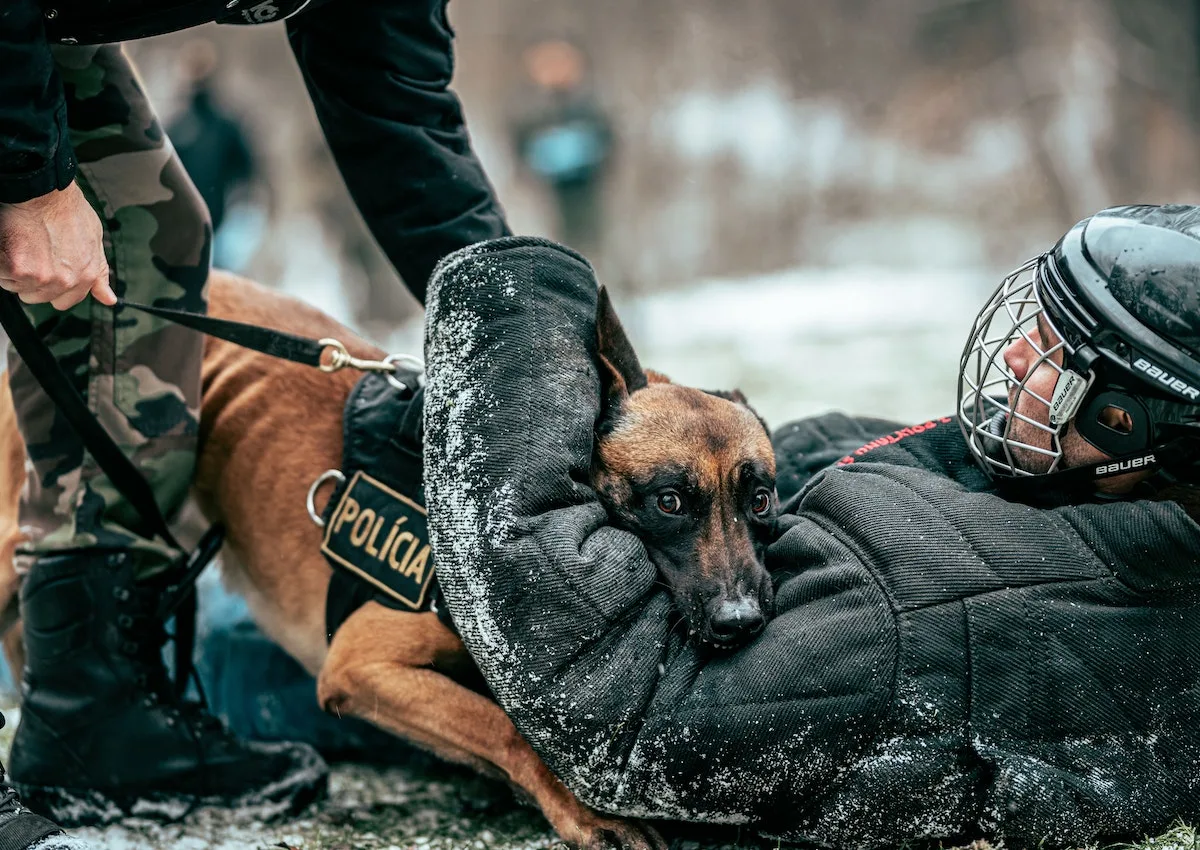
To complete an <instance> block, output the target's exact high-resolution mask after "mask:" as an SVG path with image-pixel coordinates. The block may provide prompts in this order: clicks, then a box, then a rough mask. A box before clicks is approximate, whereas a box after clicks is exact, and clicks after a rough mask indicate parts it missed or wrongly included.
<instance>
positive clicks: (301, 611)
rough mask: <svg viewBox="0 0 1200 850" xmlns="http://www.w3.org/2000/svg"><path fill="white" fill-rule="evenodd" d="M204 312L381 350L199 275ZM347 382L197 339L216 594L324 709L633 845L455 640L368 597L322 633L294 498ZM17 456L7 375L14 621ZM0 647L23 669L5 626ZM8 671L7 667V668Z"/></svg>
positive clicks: (585, 830) (2, 557) (649, 835)
mask: <svg viewBox="0 0 1200 850" xmlns="http://www.w3.org/2000/svg"><path fill="white" fill-rule="evenodd" d="M211 282H212V287H211V291H210V313H211V314H212V315H214V316H220V317H226V318H235V319H237V320H239V321H243V322H249V323H252V324H258V325H262V326H265V327H272V328H277V329H280V330H284V331H290V332H292V333H297V334H302V335H304V336H308V337H316V338H320V337H336V338H338V339H340V340H342V341H343V342H344V343H345V344H346V346H347V348H348V349H349V350H350V352H351V353H352V354H354V355H357V356H360V357H369V358H376V359H378V358H380V357H382V356H383V352H382V351H380V350H378V349H377V348H375V347H374V346H372V345H370V344H368V343H366V342H364V341H363V340H361V339H359V338H358V337H356V336H355V335H354V334H353V333H351V332H350V331H349V330H347V329H346V328H344V327H342V326H341V325H339V324H338V323H336V322H334V321H333V320H332V319H330V318H329V317H328V316H326V315H324V314H322V313H321V312H320V311H318V310H315V309H313V308H311V307H308V306H306V305H304V304H302V303H300V302H298V301H296V300H294V299H291V298H288V297H286V296H283V295H280V294H278V293H276V292H272V291H271V290H268V289H266V288H264V287H262V286H259V285H257V284H255V283H253V282H251V281H248V280H244V279H241V278H238V277H236V276H234V275H231V274H228V273H223V272H214V273H213V275H212V279H211ZM358 377H359V375H358V374H355V373H351V372H339V373H335V374H326V373H323V372H319V371H317V370H316V369H312V368H310V367H307V366H302V365H298V364H294V363H290V362H287V361H283V360H279V359H276V358H272V357H268V356H266V355H263V354H259V353H257V352H253V351H249V350H247V349H244V348H239V347H237V346H234V345H231V344H229V343H226V342H222V341H220V340H217V339H212V338H210V339H209V340H208V342H207V343H206V347H205V352H204V366H203V381H204V396H203V398H204V401H203V410H202V416H201V423H202V431H201V442H200V453H199V457H198V465H197V470H196V480H195V486H194V494H195V496H196V498H197V501H198V502H199V504H200V506H201V508H202V510H203V511H204V513H205V514H206V516H207V517H208V518H209V519H210V520H211V521H216V520H220V521H222V522H224V523H225V525H226V528H227V532H228V536H227V545H226V547H225V549H224V553H223V556H222V569H223V577H224V579H225V582H226V584H227V586H229V587H230V588H231V589H233V590H235V591H237V592H239V593H241V594H243V595H244V596H245V598H246V599H247V601H248V603H249V605H250V607H251V609H252V611H253V614H254V617H255V620H256V621H257V622H258V624H259V626H260V627H261V628H262V629H263V630H264V631H265V632H266V633H267V634H268V635H269V636H270V637H271V638H272V639H273V640H275V641H277V642H278V643H279V645H280V646H282V647H283V648H284V649H285V650H287V652H289V653H290V654H291V655H292V656H293V657H295V658H296V659H297V660H299V661H300V662H301V663H302V664H303V665H304V666H305V668H307V669H308V671H309V672H310V673H312V674H313V675H314V676H315V677H316V678H317V698H318V700H319V701H320V703H321V705H322V706H324V707H325V708H326V709H327V710H329V711H332V712H335V713H337V714H339V715H341V716H356V717H360V718H363V719H365V720H367V721H369V722H371V723H374V724H375V725H377V726H380V727H382V728H384V729H387V730H388V731H391V732H393V733H395V734H397V735H400V736H402V737H404V738H406V739H408V740H410V741H412V742H414V743H417V744H420V745H422V746H424V747H426V748H428V749H430V750H432V751H433V752H435V753H437V754H438V755H440V756H442V757H444V758H446V759H449V760H452V761H456V762H461V763H465V764H468V765H471V766H473V767H475V768H476V769H478V770H480V771H482V772H484V773H488V774H492V775H498V776H500V777H502V778H504V779H507V780H508V781H510V782H512V783H513V784H514V785H516V786H518V787H519V788H521V789H523V790H524V791H525V792H526V793H528V795H529V796H530V797H532V798H533V800H534V801H535V802H536V803H537V804H538V806H540V807H541V810H542V812H543V813H544V814H545V816H546V818H547V820H549V822H550V823H551V825H552V826H553V827H554V828H555V830H557V832H558V834H559V835H560V836H562V838H563V839H565V840H566V841H568V842H570V843H572V844H576V845H578V846H582V847H589V848H590V847H595V848H599V847H607V846H612V845H613V844H616V845H619V846H622V847H627V848H637V850H649V848H651V847H655V848H662V847H665V845H664V844H663V842H662V839H661V837H659V836H658V835H657V833H656V832H654V830H653V829H651V828H649V827H647V826H645V825H642V824H638V823H636V822H633V821H627V820H621V819H617V818H613V817H608V816H604V815H600V814H598V813H596V812H593V811H592V810H591V809H589V808H587V807H586V806H584V805H583V804H582V803H580V802H579V800H578V799H576V797H575V796H574V795H573V794H572V793H571V792H570V791H569V790H567V788H566V786H564V785H563V784H562V783H561V782H560V781H559V780H558V779H557V777H555V776H554V775H553V774H552V773H551V772H550V770H549V769H548V768H547V767H546V765H545V764H544V763H543V762H542V760H541V759H540V758H539V757H538V756H537V755H536V754H535V753H534V752H533V750H532V749H531V748H530V746H529V744H528V743H526V741H525V740H524V739H523V738H522V737H521V735H520V734H519V733H518V732H517V730H516V728H515V727H514V726H513V724H512V722H511V721H510V720H509V719H508V716H507V715H505V713H504V712H503V710H501V708H500V707H499V706H498V705H497V704H496V703H494V702H492V701H490V700H489V699H487V698H486V697H484V696H481V695H480V694H478V693H476V692H475V691H473V690H471V689H470V688H467V687H464V686H463V685H462V684H459V683H458V681H456V677H459V678H461V677H465V676H469V675H470V674H471V673H472V672H473V670H474V668H473V665H472V663H471V660H470V656H469V655H468V654H467V652H466V651H465V649H464V647H463V645H462V643H461V642H460V641H459V640H458V638H457V637H456V636H455V635H454V634H453V633H452V632H451V631H450V630H448V629H447V628H446V627H445V626H443V625H442V623H441V622H440V621H439V620H438V618H437V617H436V616H435V615H433V614H431V613H421V614H413V613H404V612H398V611H393V610H390V609H387V608H385V607H383V606H381V605H378V604H377V603H374V602H371V603H368V604H367V605H365V606H363V607H362V608H361V609H359V610H358V611H356V612H355V613H354V614H353V615H352V616H351V617H350V618H349V619H347V620H346V622H345V623H344V624H343V625H342V626H341V628H340V629H339V630H338V632H337V634H336V635H335V637H334V640H333V642H332V644H330V645H328V646H326V639H325V590H326V586H327V585H328V582H329V575H330V568H329V566H328V565H327V564H326V562H325V559H324V557H323V556H322V555H321V553H320V551H319V546H320V542H321V541H320V535H321V532H320V529H318V528H317V527H316V526H315V525H314V524H313V522H312V520H311V519H309V517H308V514H307V511H306V509H305V504H304V496H305V493H306V492H307V491H308V487H309V485H310V484H311V483H312V482H313V480H314V479H315V478H316V477H317V476H318V475H319V474H320V473H321V472H323V471H325V470H326V469H331V468H338V467H340V465H341V455H342V408H343V406H344V404H345V401H346V397H347V395H348V394H349V392H350V390H351V388H352V387H353V385H354V383H355V381H356V380H357V378H358ZM24 478H25V450H24V445H23V443H22V442H21V438H20V434H19V432H18V431H17V427H16V418H15V413H14V410H13V404H12V398H11V395H10V394H9V392H8V382H7V375H4V376H3V386H0V503H2V504H0V535H2V536H0V612H4V616H5V617H6V619H4V621H3V623H0V625H2V624H7V625H8V626H11V625H12V623H13V622H14V621H15V619H16V600H17V581H18V580H17V576H16V573H15V571H14V569H13V567H12V554H13V551H14V549H15V548H16V546H17V545H18V544H19V542H20V541H21V540H22V539H23V536H22V534H21V531H20V528H19V526H18V523H17V502H18V497H19V494H20V491H21V487H22V486H23V482H24ZM6 645H7V646H6V648H7V649H9V650H11V651H10V654H9V658H10V660H11V661H12V662H13V663H14V665H20V664H21V662H22V661H23V651H22V650H21V648H20V642H19V630H16V629H10V637H9V638H8V639H6ZM17 669H19V666H17Z"/></svg>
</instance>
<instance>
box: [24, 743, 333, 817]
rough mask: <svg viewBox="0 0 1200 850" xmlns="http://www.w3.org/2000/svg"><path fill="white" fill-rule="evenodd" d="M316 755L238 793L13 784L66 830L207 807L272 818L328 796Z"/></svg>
mask: <svg viewBox="0 0 1200 850" xmlns="http://www.w3.org/2000/svg"><path fill="white" fill-rule="evenodd" d="M313 756H314V759H313V761H312V762H311V763H308V764H302V765H299V766H298V767H297V769H295V770H293V771H292V772H291V773H289V774H288V775H287V776H286V777H284V778H282V779H280V780H278V781H276V782H273V783H271V784H270V785H267V786H264V787H262V788H257V789H255V790H253V791H248V792H246V793H244V794H242V795H240V796H237V797H227V796H221V795H219V794H210V795H197V794H184V793H172V792H163V791H146V792H136V791H124V790H121V789H117V790H113V791H100V790H97V789H94V788H63V787H55V786H45V785H28V784H25V783H21V782H16V781H13V783H12V784H13V787H14V788H16V790H17V793H18V794H20V796H21V802H22V803H23V804H24V805H25V807H26V808H29V809H32V810H33V811H35V812H37V813H38V814H41V815H43V816H44V817H48V818H50V819H51V820H53V821H55V822H56V823H57V824H58V825H59V826H61V827H63V828H66V829H70V828H72V827H77V826H105V825H107V824H111V823H115V822H116V821H119V820H124V819H125V818H140V819H144V820H151V821H156V822H159V823H170V822H172V821H178V820H181V819H183V818H185V817H187V816H188V815H190V814H191V813H192V812H194V811H196V810H197V809H203V808H218V809H231V810H234V811H236V813H237V815H238V817H239V818H242V817H244V818H248V819H254V820H263V821H272V820H276V819H279V818H284V817H289V816H292V815H296V814H299V813H300V812H301V811H303V810H304V809H306V808H308V806H309V805H311V804H312V803H314V802H316V801H317V800H321V799H324V798H325V796H326V794H327V793H328V790H329V769H328V768H327V767H326V766H325V763H324V762H323V761H321V760H320V758H319V757H317V756H316V753H315V752H314V753H313Z"/></svg>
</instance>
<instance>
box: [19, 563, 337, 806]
mask: <svg viewBox="0 0 1200 850" xmlns="http://www.w3.org/2000/svg"><path fill="white" fill-rule="evenodd" d="M163 590H164V587H163V582H162V581H157V582H156V581H154V580H151V581H143V582H135V581H134V564H133V558H132V557H131V556H130V555H129V554H128V553H126V552H96V551H87V552H77V553H71V554H65V555H56V556H51V557H43V558H40V559H39V560H38V561H37V563H36V564H35V565H34V567H33V569H31V570H30V572H29V575H28V576H27V577H26V579H25V581H24V584H23V586H22V588H21V612H22V616H23V617H24V621H25V651H26V659H27V660H26V666H25V676H24V681H23V683H22V691H23V697H22V706H21V723H20V726H18V728H17V733H16V736H15V737H14V739H13V747H12V755H11V758H10V764H9V767H10V771H11V775H12V779H13V783H14V785H15V786H16V787H17V789H18V790H19V791H20V792H21V795H22V796H23V797H24V799H25V803H26V804H27V805H28V806H30V807H32V808H33V809H35V810H37V811H40V812H43V813H45V814H47V815H49V816H51V817H54V818H55V819H56V820H58V821H59V822H60V823H64V824H68V825H82V824H97V823H107V822H109V821H112V820H116V819H118V818H121V817H123V816H125V815H130V814H133V815H137V816H140V817H149V818H154V819H158V820H169V819H175V818H178V817H181V816H183V815H184V814H186V813H187V812H189V811H191V810H192V809H193V808H196V807H198V806H204V805H216V806H229V807H239V808H247V807H249V808H251V809H253V811H254V814H255V816H258V817H269V816H273V815H281V814H288V813H293V812H296V811H298V810H300V809H301V808H303V807H304V806H306V805H307V804H308V803H309V802H311V801H312V800H314V799H316V798H317V797H319V796H321V795H322V794H323V793H324V791H325V788H326V783H327V779H328V770H327V768H326V766H325V763H324V762H323V761H322V760H321V757H320V756H319V755H317V753H316V751H315V750H313V749H312V748H311V747H308V746H306V745H303V744H265V743H250V742H246V741H241V740H239V739H237V738H235V737H234V736H233V735H231V734H230V733H229V732H228V731H227V730H226V729H225V727H224V726H223V725H222V724H221V722H220V721H218V720H217V719H216V718H214V717H212V716H211V715H210V714H208V713H207V712H206V711H205V710H204V709H203V707H202V706H200V705H198V704H196V703H191V702H181V701H179V700H178V699H176V698H175V696H174V692H173V690H172V685H171V682H170V680H169V678H168V676H167V672H166V668H165V667H164V665H163V661H162V646H163V644H164V643H165V641H166V634H165V632H164V630H163V626H162V624H161V623H160V622H159V621H158V619H157V616H156V610H157V606H158V603H159V599H160V597H161V596H162V593H163Z"/></svg>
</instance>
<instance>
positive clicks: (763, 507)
mask: <svg viewBox="0 0 1200 850" xmlns="http://www.w3.org/2000/svg"><path fill="white" fill-rule="evenodd" d="M750 510H752V511H754V513H755V514H757V515H758V516H762V515H763V514H765V513H766V512H767V511H769V510H771V492H770V491H769V490H759V491H758V492H757V493H755V494H754V500H753V501H752V502H750Z"/></svg>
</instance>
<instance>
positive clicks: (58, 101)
mask: <svg viewBox="0 0 1200 850" xmlns="http://www.w3.org/2000/svg"><path fill="white" fill-rule="evenodd" d="M0 69H2V70H0V203H8V204H14V203H21V202H24V201H29V200H32V199H34V198H38V197H41V196H43V195H46V194H48V193H49V192H52V191H53V190H55V189H65V188H66V187H67V186H68V185H70V183H71V181H72V180H73V179H74V177H75V157H74V153H73V151H72V149H71V143H70V139H69V138H68V136H67V109H66V104H65V102H64V101H63V92H62V83H61V82H60V81H59V79H58V73H57V72H56V71H55V69H54V60H53V59H52V58H51V55H50V46H49V45H48V44H47V43H46V37H45V31H44V29H43V25H42V11H41V9H40V8H39V6H38V4H37V2H36V0H4V2H3V3H0Z"/></svg>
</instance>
